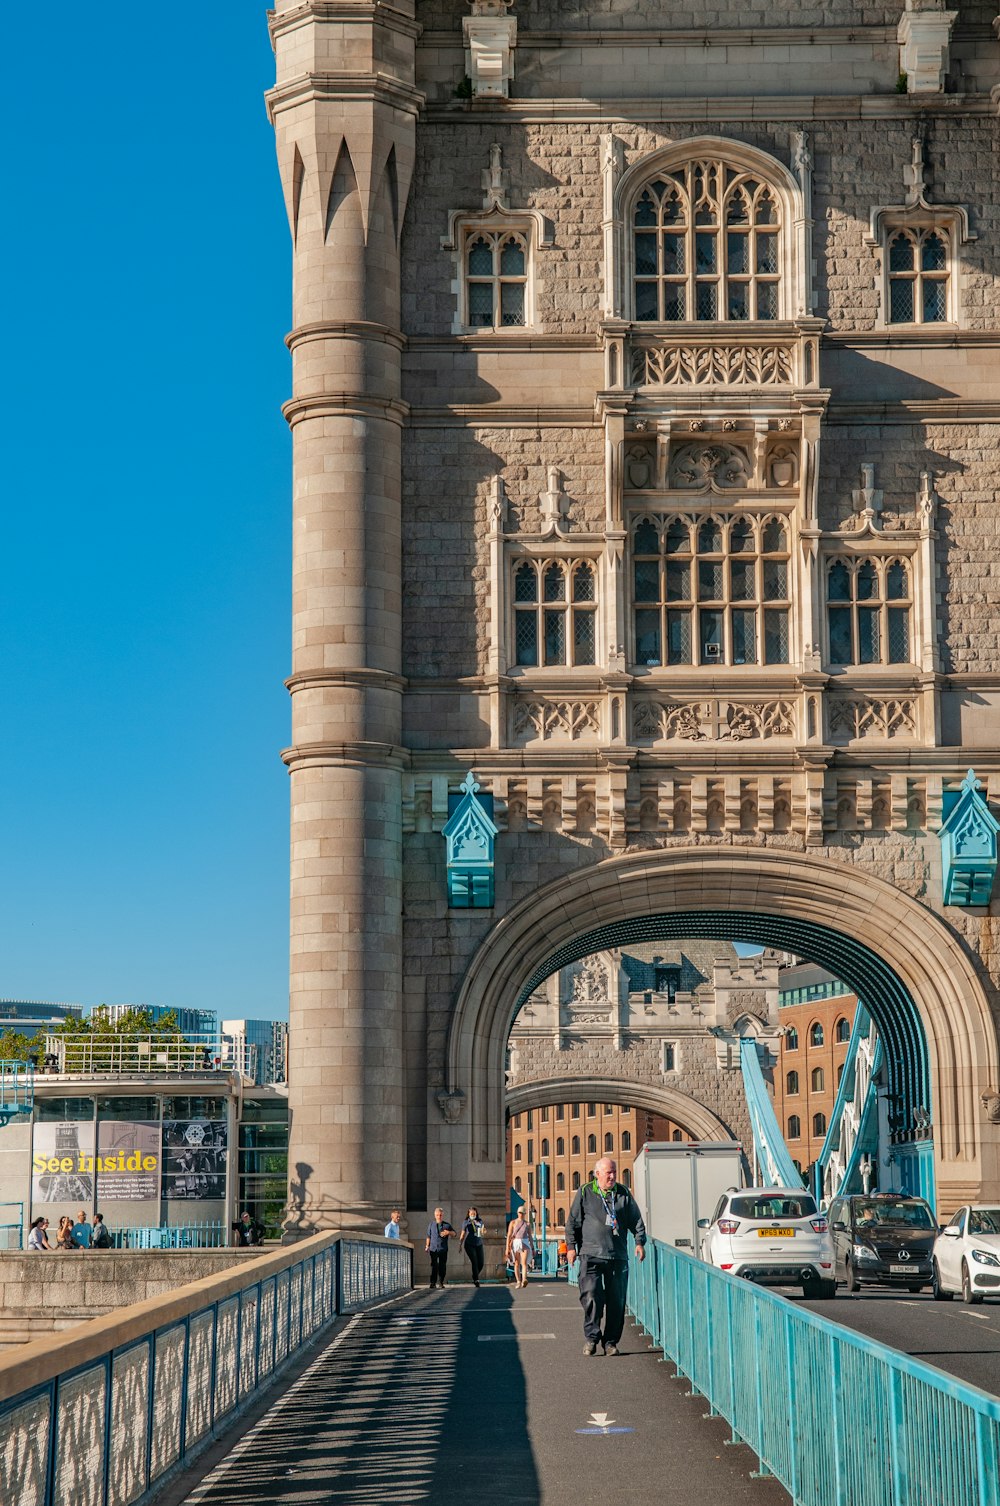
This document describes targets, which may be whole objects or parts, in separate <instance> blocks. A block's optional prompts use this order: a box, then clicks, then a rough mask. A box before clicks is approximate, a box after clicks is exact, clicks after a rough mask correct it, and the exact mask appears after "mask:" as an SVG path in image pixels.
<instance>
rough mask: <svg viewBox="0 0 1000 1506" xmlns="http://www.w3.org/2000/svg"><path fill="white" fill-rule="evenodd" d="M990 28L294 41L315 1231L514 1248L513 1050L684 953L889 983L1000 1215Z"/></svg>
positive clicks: (435, 32)
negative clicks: (969, 786) (387, 1223)
mask: <svg viewBox="0 0 1000 1506" xmlns="http://www.w3.org/2000/svg"><path fill="white" fill-rule="evenodd" d="M993 14H994V7H993V6H984V5H982V4H981V3H980V0H968V3H962V4H961V5H959V6H957V7H956V8H955V9H954V10H944V9H940V8H939V7H938V6H937V5H936V4H933V3H932V0H906V3H905V5H904V3H903V0H888V3H876V4H865V5H862V4H860V3H859V0H830V3H827V4H824V5H822V6H819V5H813V6H811V7H807V8H806V9H802V8H801V7H796V8H790V9H789V10H788V11H787V12H785V11H782V10H781V9H780V8H779V9H775V7H774V6H773V5H772V4H769V3H768V4H765V3H764V0H743V3H741V4H740V5H739V6H735V5H731V4H730V5H726V4H717V5H715V6H713V7H710V8H707V9H706V8H705V7H703V6H697V5H684V6H682V7H681V8H680V9H664V8H663V7H662V6H659V5H652V4H650V3H649V0H632V3H629V4H618V3H616V4H614V5H610V4H608V3H606V0H605V3H601V4H598V3H596V0H582V3H581V4H579V5H575V6H565V5H562V4H557V3H555V0H516V3H513V4H512V3H510V0H472V4H471V6H467V5H465V4H463V3H460V0H425V3H421V4H420V5H419V6H416V5H414V3H413V0H397V3H394V4H393V5H388V4H383V3H381V0H375V3H374V4H373V5H371V6H368V7H367V8H364V7H357V6H350V5H342V4H341V3H340V0H276V3H275V8H274V10H273V12H272V13H271V17H270V27H271V34H272V39H273V42H274V47H275V54H276V70H277V71H276V84H275V87H274V89H273V90H272V91H271V93H270V94H269V98H268V106H269V110H270V113H271V118H272V121H273V123H274V127H275V133H276V140H277V151H278V163H279V169H280V174H281V182H282V187H283V191H284V197H285V205H286V209H287V213H288V219H289V224H290V228H291V237H292V247H293V258H294V280H293V289H294V299H293V313H292V324H293V328H292V333H291V334H290V335H289V337H288V343H289V347H290V349H291V351H292V357H293V364H294V376H293V389H292V395H291V397H290V399H289V401H288V403H287V404H286V406H285V410H284V411H285V414H286V417H287V419H288V422H289V424H290V425H291V429H292V435H293V447H294V471H295V475H294V499H295V501H294V508H295V515H294V540H295V553H294V567H293V568H294V589H293V613H294V634H293V663H292V671H291V676H290V678H289V681H288V685H289V688H290V691H291V697H292V736H291V743H290V746H289V748H288V749H287V750H286V751H285V754H284V757H285V760H286V763H287V766H288V769H289V772H290V776H291V811H292V820H291V875H292V899H291V912H292V939H291V1016H290V1018H291V1024H290V1038H289V1083H290V1097H291V1103H292V1110H293V1112H292V1147H291V1154H290V1161H291V1164H292V1165H293V1166H296V1167H299V1168H301V1169H300V1170H299V1171H298V1172H297V1173H296V1175H295V1177H294V1179H293V1183H292V1186H291V1192H290V1204H289V1229H290V1231H291V1232H307V1231H309V1230H311V1229H315V1228H325V1227H344V1226H347V1225H351V1224H357V1225H359V1226H361V1227H366V1228H375V1229H378V1228H381V1226H382V1224H383V1222H384V1214H385V1209H386V1208H387V1207H392V1206H393V1205H395V1204H404V1205H405V1206H406V1207H408V1208H409V1209H410V1210H411V1214H412V1216H413V1218H414V1219H415V1220H417V1221H418V1222H419V1221H420V1220H422V1219H423V1218H424V1217H425V1216H426V1213H427V1209H428V1207H429V1206H430V1207H433V1204H434V1200H435V1199H436V1198H439V1197H448V1198H450V1199H452V1200H454V1201H455V1202H456V1203H458V1204H462V1203H465V1204H467V1203H468V1202H473V1201H474V1202H476V1203H478V1204H480V1205H483V1206H487V1207H489V1206H491V1205H492V1206H493V1207H495V1208H499V1206H500V1205H501V1203H502V1198H503V1187H504V1179H505V1155H506V1145H505V1078H504V1073H505V1064H506V1063H505V1053H506V1048H507V1039H508V1034H509V1030H510V1026H511V1022H512V1021H513V1019H514V1017H515V1015H516V1013H517V1010H518V1009H519V1008H520V1007H521V1005H522V1004H523V1003H524V1001H525V999H526V998H528V997H530V995H531V994H532V992H533V991H534V990H535V989H536V988H537V987H538V986H539V984H540V983H541V981H542V980H543V979H544V978H545V977H546V976H547V975H548V974H550V973H552V972H553V971H554V970H555V969H557V968H558V967H561V966H563V965H564V964H565V963H567V962H568V961H571V960H573V959H574V958H580V957H583V956H585V955H587V954H588V953H593V952H595V951H599V950H602V949H607V948H615V947H628V946H630V945H634V944H636V943H637V942H640V941H644V940H647V939H648V938H649V936H650V935H651V934H652V929H653V928H655V929H656V931H657V933H658V934H660V935H661V936H662V935H663V934H664V930H663V928H664V927H668V928H669V926H671V925H673V926H675V927H676V929H675V932H674V935H675V936H678V937H683V936H691V935H692V934H695V933H696V932H697V928H698V927H699V926H700V927H701V931H700V932H697V933H698V934H701V935H703V936H706V937H715V938H718V937H723V938H726V939H730V940H731V939H735V938H739V937H746V938H748V939H751V940H756V941H758V942H759V943H760V944H761V945H762V946H770V947H776V948H783V949H787V950H789V951H794V952H795V953H796V954H797V955H801V956H809V957H812V958H814V959H815V961H816V962H817V963H818V964H822V965H823V966H826V967H834V966H835V967H836V970H837V972H838V973H839V974H840V975H841V976H843V977H844V978H845V979H846V980H847V981H848V982H851V983H852V984H853V986H855V987H862V985H863V984H864V985H865V986H864V987H863V992H864V997H865V1000H866V1004H867V1003H869V1000H870V1004H871V1009H872V1013H873V1017H874V1018H875V1019H876V1021H877V1023H878V1025H879V1029H880V1032H881V1034H882V1036H883V1039H884V1041H885V1042H886V1074H887V1076H886V1085H885V1094H886V1103H887V1106H888V1113H887V1118H886V1124H887V1126H888V1130H887V1133H888V1134H889V1135H890V1136H891V1139H892V1145H893V1149H894V1152H896V1153H898V1156H897V1158H898V1159H899V1163H900V1165H901V1166H903V1167H904V1172H905V1174H906V1175H910V1174H911V1172H912V1174H913V1175H920V1176H922V1175H924V1171H923V1170H921V1169H920V1168H925V1167H927V1166H932V1167H933V1174H934V1178H935V1179H936V1187H937V1190H938V1194H939V1206H941V1207H942V1208H947V1207H949V1206H954V1205H957V1204H958V1203H961V1202H963V1201H966V1200H969V1199H974V1198H976V1197H978V1196H981V1195H987V1194H988V1195H990V1196H992V1195H995V1193H996V1191H997V1189H998V1187H1000V1132H998V1131H997V1130H996V1129H995V1127H994V1126H992V1125H991V1124H990V1122H989V1120H988V1119H987V1117H986V1115H985V1114H984V1112H983V1107H982V1102H981V1100H982V1096H983V1095H984V1094H989V1093H995V1092H996V1084H997V1082H998V1081H1000V1046H998V1036H997V1023H996V1020H997V1015H998V1013H1000V1003H998V985H1000V927H997V926H996V924H995V919H996V912H997V908H998V902H997V899H996V897H993V898H992V899H991V897H990V890H991V884H992V878H993V873H994V870H995V852H993V853H992V854H991V851H990V842H991V840H993V839H994V837H995V833H991V829H990V827H989V820H990V819H992V818H990V817H989V812H988V809H987V804H988V802H989V801H991V800H992V801H993V802H994V804H995V803H996V801H997V800H998V799H1000V738H998V736H997V727H998V724H1000V616H998V613H997V610H996V604H997V598H998V590H1000V574H998V571H1000V564H998V555H997V537H998V526H1000V525H998V517H1000V509H998V494H997V484H998V482H997V466H996V448H997V440H998V437H1000V410H998V407H997V396H996V394H997V375H998V349H1000V318H998V298H997V277H998V255H1000V250H998V248H1000V235H998V230H1000V223H998V222H1000V192H998V183H997V176H998V162H1000V154H998V150H997V145H998V143H997V133H998V119H997V98H998V93H997V91H998V88H1000V56H998V52H997V46H996V39H995V37H994V36H993V32H992V29H991V23H992V20H993ZM970 767H974V768H975V771H976V775H977V776H978V779H979V781H980V782H981V790H980V792H979V793H978V794H977V793H976V792H975V791H974V790H973V791H971V793H969V801H968V802H967V805H968V809H969V811H970V812H971V815H972V817H973V825H974V827H975V831H976V836H977V845H976V852H977V854H978V855H979V856H978V859H977V861H978V863H979V867H978V869H977V870H976V874H975V883H974V884H972V885H971V887H970V886H969V884H966V886H965V888H964V889H963V887H962V885H959V886H958V887H957V888H956V887H953V886H950V878H951V871H950V869H949V868H948V867H947V864H946V862H945V856H946V855H944V856H943V849H942V846H941V843H940V841H939V837H938V832H939V830H940V829H941V827H942V824H943V823H944V822H945V821H946V820H947V819H948V817H949V811H950V810H951V802H952V801H953V800H955V799H958V798H959V792H960V789H961V786H962V781H963V778H964V777H965V776H966V773H967V771H968V770H969V768H970ZM470 769H474V770H475V774H476V780H477V781H478V784H479V786H480V793H481V794H482V795H483V796H484V797H486V798H487V799H488V801H489V802H490V809H491V811H492V815H491V816H490V822H491V826H492V829H493V830H494V832H495V843H494V838H493V837H492V836H486V837H484V838H483V843H482V861H483V863H484V864H488V865H490V871H489V875H488V880H487V881H485V882H483V883H482V884H481V885H480V887H479V888H478V889H475V890H473V889H472V887H469V888H468V889H467V890H466V891H464V893H465V898H464V899H460V900H458V901H457V902H452V903H450V902H449V901H450V900H451V901H455V896H456V894H457V893H459V889H458V887H457V886H456V887H454V888H453V887H450V886H449V882H448V871H447V867H446V863H447V859H446V853H445V841H444V838H443V835H442V833H443V830H444V827H445V825H446V823H448V821H449V816H450V814H451V813H450V811H449V795H451V796H455V795H456V793H457V792H458V789H459V785H460V782H461V781H462V779H463V777H464V776H465V775H466V774H467V771H468V770H470ZM469 798H470V799H472V798H473V792H472V791H471V785H470V794H469ZM962 798H964V797H962ZM969 802H971V804H970V803H969ZM963 809H965V807H963ZM993 846H994V848H995V840H993ZM949 861H950V860H949ZM966 878H968V875H966ZM964 882H965V881H964V880H963V883H964ZM972 892H975V893H976V894H977V895H978V899H977V902H976V904H975V905H973V906H970V905H969V904H968V903H967V901H968V896H969V894H970V893H972ZM470 901H471V903H470ZM869 983H870V987H869V986H867V985H868V984H869ZM586 1096H587V1097H588V1098H596V1099H598V1101H600V1099H599V1095H598V1094H596V1093H593V1092H588V1093H587V1094H586ZM552 1101H553V1102H555V1101H556V1100H552ZM560 1101H566V1095H565V1094H564V1095H562V1097H561V1100H560ZM609 1101H610V1100H609ZM676 1107H677V1103H676V1100H672V1099H671V1098H670V1086H669V1084H665V1085H664V1087H663V1094H662V1097H661V1099H660V1100H658V1104H657V1111H658V1112H662V1113H665V1114H667V1115H668V1117H669V1116H671V1115H672V1114H673V1113H674V1110H675V1108H676ZM685 1112H688V1109H687V1108H686V1109H685ZM724 1112H725V1111H724V1106H723V1105H719V1106H718V1107H717V1109H713V1108H709V1107H705V1108H704V1109H703V1115H704V1123H703V1126H702V1128H703V1130H704V1132H706V1133H708V1132H709V1131H710V1130H711V1129H712V1128H713V1126H714V1127H715V1128H716V1129H717V1130H719V1131H720V1132H722V1131H724V1125H723V1124H722V1123H721V1121H722V1119H724ZM677 1117H678V1120H679V1116H677ZM907 1167H909V1170H907V1169H906V1168H907ZM914 1168H916V1170H914Z"/></svg>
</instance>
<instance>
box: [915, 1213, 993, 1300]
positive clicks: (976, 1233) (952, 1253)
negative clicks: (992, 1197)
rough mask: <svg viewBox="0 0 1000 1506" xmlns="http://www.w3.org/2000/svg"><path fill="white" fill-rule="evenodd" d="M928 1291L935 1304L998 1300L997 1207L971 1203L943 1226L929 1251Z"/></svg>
mask: <svg viewBox="0 0 1000 1506" xmlns="http://www.w3.org/2000/svg"><path fill="white" fill-rule="evenodd" d="M931 1258H932V1261H933V1273H932V1276H931V1289H932V1291H933V1293H934V1296H935V1297H936V1299H937V1300H938V1302H950V1301H951V1299H952V1297H954V1296H956V1295H958V1294H959V1293H961V1297H962V1301H963V1302H970V1303H971V1302H982V1300H983V1298H984V1297H1000V1206H998V1205H997V1204H996V1203H972V1204H966V1206H965V1207H964V1208H959V1210H958V1212H957V1213H956V1214H955V1217H954V1218H953V1219H952V1220H951V1223H949V1224H945V1226H944V1228H943V1229H942V1230H941V1233H940V1234H939V1235H938V1237H937V1239H936V1240H935V1241H934V1249H933V1251H932V1252H931Z"/></svg>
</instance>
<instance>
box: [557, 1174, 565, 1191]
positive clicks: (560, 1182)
mask: <svg viewBox="0 0 1000 1506" xmlns="http://www.w3.org/2000/svg"><path fill="white" fill-rule="evenodd" d="M556 1191H557V1192H565V1191H566V1173H565V1172H564V1171H557V1172H556Z"/></svg>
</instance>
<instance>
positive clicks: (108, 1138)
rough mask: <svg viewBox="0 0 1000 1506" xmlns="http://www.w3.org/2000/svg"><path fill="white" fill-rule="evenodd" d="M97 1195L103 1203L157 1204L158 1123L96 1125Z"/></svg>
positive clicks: (109, 1121) (111, 1121) (108, 1122)
mask: <svg viewBox="0 0 1000 1506" xmlns="http://www.w3.org/2000/svg"><path fill="white" fill-rule="evenodd" d="M97 1196H98V1200H99V1201H100V1202H102V1203H110V1202H118V1203H155V1204H157V1205H158V1204H159V1201H160V1126H159V1124H152V1123H149V1122H146V1121H140V1120H128V1119H102V1120H101V1122H100V1123H99V1124H98V1126H97ZM153 1222H154V1223H155V1222H156V1220H155V1219H154V1220H153Z"/></svg>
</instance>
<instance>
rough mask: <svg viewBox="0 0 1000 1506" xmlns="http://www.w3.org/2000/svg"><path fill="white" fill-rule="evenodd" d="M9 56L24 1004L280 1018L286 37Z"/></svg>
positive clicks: (11, 811)
mask: <svg viewBox="0 0 1000 1506" xmlns="http://www.w3.org/2000/svg"><path fill="white" fill-rule="evenodd" d="M8 27H9V29H8V32H7V35H6V38H5V41H6V44H7V45H6V51H7V56H8V60H9V66H8V70H7V78H6V80H5V105H6V108H7V112H8V120H7V130H6V133H5V135H6V139H7V152H6V153H5V168H6V175H7V194H6V199H7V203H8V206H11V208H10V211H9V212H11V213H12V215H13V221H12V222H10V221H9V222H8V231H7V233H6V235H5V238H4V249H5V253H6V262H7V266H6V276H5V278H4V285H5V288H6V291H7V297H8V303H7V311H6V319H5V325H6V328H7V340H6V343H5V360H4V375H5V387H6V393H5V402H4V404H3V410H2V411H3V417H4V445H3V451H4V462H5V464H4V469H5V471H6V472H7V475H8V485H9V490H8V491H7V495H6V502H5V505H4V507H3V510H2V515H0V516H2V520H3V522H2V527H3V551H2V556H3V590H2V592H0V644H2V676H3V681H2V683H3V710H4V718H3V726H4V736H3V738H2V758H3V765H2V786H0V788H2V800H3V823H2V833H3V838H2V840H3V855H4V859H5V861H4V863H3V879H2V890H0V996H3V997H8V998H10V997H13V998H30V999H49V1000H72V1001H78V1002H82V1003H84V1004H94V1003H98V1002H100V1001H102V1000H107V1001H108V1002H122V1001H140V1000H141V1001H145V1002H147V1003H164V1004H178V1005H202V1006H209V1007H216V1008H218V1009H219V1010H220V1012H222V1013H225V1014H248V1015H269V1016H280V1015H285V1014H287V826H288V781H287V775H286V773H285V770H284V767H283V765H282V764H281V762H280V760H279V757H278V754H279V750H280V749H281V748H282V747H283V746H284V745H285V744H286V743H287V741H288V736H289V734H288V698H287V694H286V692H285V689H284V687H283V684H282V681H283V679H284V677H285V676H286V675H287V673H288V668H289V623H288V610H289V608H288V601H289V543H290V523H289V494H290V460H289V454H290V450H289V441H288V435H287V431H286V428H285V424H284V421H283V419H282V418H281V415H280V412H279V405H280V403H281V402H282V400H283V399H284V398H285V397H286V396H287V395H288V391H289V366H288V356H287V352H286V351H285V348H284V345H283V343H282V342H283V336H284V334H285V332H286V330H287V328H288V323H289V249H288V235H287V227H286V223H285V217H284V209H283V207H282V202H281V197H280V191H279V185H278V178H277V172H276V169H275V165H274V151H273V139H272V134H271V130H270V127H269V125H268V122H267V117H266V113H265V109H264V103H263V98H262V96H263V91H264V90H265V89H266V88H267V87H268V85H269V84H270V83H271V82H272V79H273V60H272V56H271V50H270V44H269V41H268V37H267V28H266V21H265V10H264V7H263V5H260V6H258V5H256V4H251V3H241V4H237V5H227V4H223V5H217V6H211V5H209V6H199V7H196V8H195V9H194V10H192V9H191V8H190V7H188V8H185V7H182V6H174V7H162V6H161V7H158V8H156V9H155V10H154V9H151V8H149V7H144V6H128V7H126V6H120V5H119V6H116V5H112V6H111V7H110V8H109V7H104V8H103V9H101V10H98V11H95V10H94V9H93V8H92V7H91V8H87V7H84V6H67V7H62V6H60V7H57V8H56V10H54V11H44V10H43V11H39V10H37V8H32V7H22V8H21V9H20V11H18V12H17V13H11V15H10V16H9V17H8Z"/></svg>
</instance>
